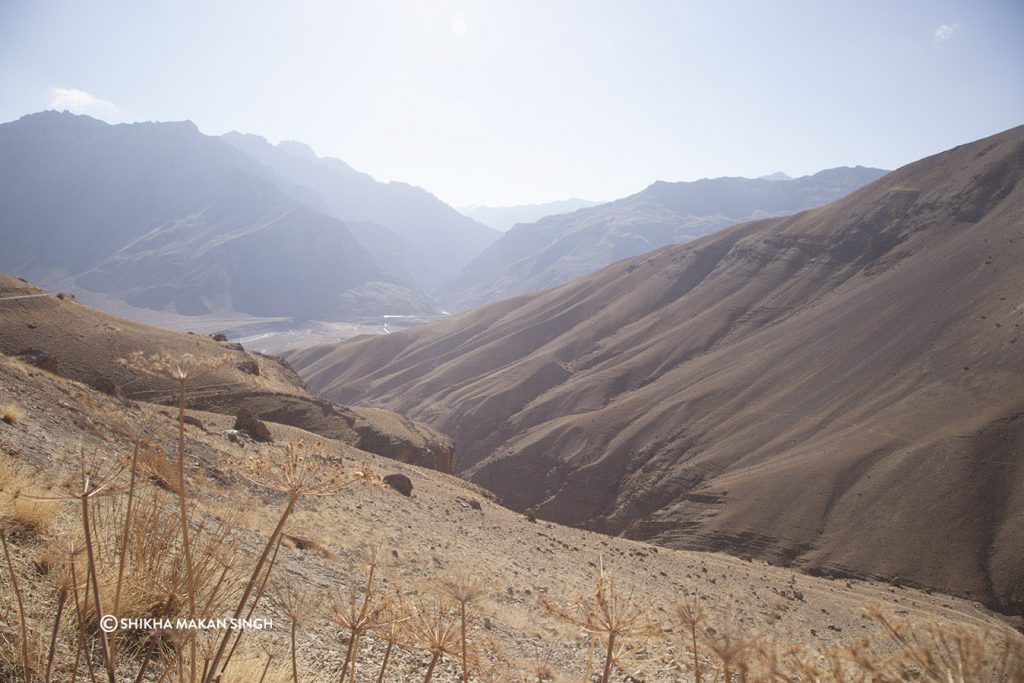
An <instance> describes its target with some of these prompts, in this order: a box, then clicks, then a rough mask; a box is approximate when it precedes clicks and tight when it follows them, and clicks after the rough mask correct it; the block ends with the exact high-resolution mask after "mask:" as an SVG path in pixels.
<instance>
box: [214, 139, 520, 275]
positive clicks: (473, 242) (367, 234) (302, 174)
mask: <svg viewBox="0 0 1024 683" xmlns="http://www.w3.org/2000/svg"><path fill="white" fill-rule="evenodd" d="M223 139H224V140H225V141H226V142H227V143H229V144H230V145H232V146H234V147H236V148H238V149H239V150H241V151H243V152H245V153H246V154H247V155H248V156H250V157H252V158H253V159H255V160H257V161H258V162H260V163H261V164H264V165H265V166H267V167H268V168H270V169H272V170H273V171H274V173H276V174H277V175H278V176H279V177H281V178H283V179H284V180H285V181H287V182H288V183H290V184H292V185H295V186H298V187H304V188H308V189H310V190H311V191H312V192H313V193H315V195H316V196H317V197H318V198H319V199H320V200H322V203H321V204H319V205H318V208H321V209H323V210H324V211H325V213H328V214H330V215H332V216H334V217H335V218H339V219H341V220H343V221H345V223H346V225H348V226H349V229H350V230H351V231H352V233H353V234H354V235H355V237H356V239H357V240H358V241H359V242H360V244H362V245H363V246H365V247H366V248H367V250H369V251H370V253H371V254H372V255H373V257H374V260H375V261H376V262H377V263H378V264H379V265H380V266H381V267H382V268H384V269H385V270H386V271H387V272H388V273H389V274H390V275H392V276H393V277H397V278H402V279H405V280H406V281H408V282H409V283H411V284H412V285H414V286H415V287H417V288H419V289H420V290H422V291H424V292H427V293H430V292H432V291H433V290H435V289H437V287H439V286H440V285H441V283H442V282H444V281H446V280H448V279H450V278H452V277H454V276H455V275H456V274H457V273H458V272H459V270H461V268H462V267H463V266H465V265H466V264H467V263H469V261H470V260H472V258H473V257H474V256H476V255H477V254H479V253H480V252H481V251H482V250H483V249H484V248H485V247H486V246H487V245H489V244H490V243H491V242H493V241H494V240H496V239H497V238H498V237H499V236H500V233H499V232H498V231H496V230H494V229H492V228H488V227H486V226H484V225H482V224H480V223H478V222H477V221H475V220H473V219H472V218H468V217H466V216H464V215H462V214H461V213H459V212H458V211H456V210H455V209H453V208H452V207H450V206H448V205H447V204H445V203H444V202H442V201H441V200H439V199H438V198H437V197H435V196H434V195H432V194H430V193H429V192H427V191H426V190H423V189H421V188H418V187H414V186H412V185H408V184H406V183H398V182H391V183H381V182H377V181H376V180H374V179H373V178H372V177H371V176H369V175H367V174H365V173H360V172H359V171H356V170H354V169H353V168H352V167H351V166H349V165H348V164H346V163H345V162H344V161H341V160H340V159H333V158H329V157H328V158H320V157H318V156H317V155H316V154H315V153H314V152H313V150H312V149H310V148H309V147H308V146H306V145H304V144H302V143H299V142H282V143H279V144H277V145H271V144H270V143H269V142H267V141H266V140H265V139H263V138H261V137H259V136H256V135H245V134H242V133H237V132H232V133H228V134H227V135H224V136H223Z"/></svg>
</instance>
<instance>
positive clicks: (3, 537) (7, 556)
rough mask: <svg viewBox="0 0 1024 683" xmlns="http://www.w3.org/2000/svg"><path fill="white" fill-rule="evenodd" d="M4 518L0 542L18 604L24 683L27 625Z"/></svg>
mask: <svg viewBox="0 0 1024 683" xmlns="http://www.w3.org/2000/svg"><path fill="white" fill-rule="evenodd" d="M4 521H5V520H0V543H2V544H3V550H4V562H5V563H6V564H7V571H8V573H9V574H10V577H11V588H12V589H13V590H14V597H15V600H16V601H17V604H18V629H19V633H18V636H19V641H20V643H21V670H22V673H23V674H24V676H25V683H30V677H31V666H30V663H29V657H28V627H27V625H26V622H25V602H24V599H23V598H22V594H21V586H20V585H19V582H18V571H17V569H16V568H15V566H14V560H12V559H11V549H10V547H9V546H8V545H7V534H8V533H9V531H10V529H9V526H8V525H7V524H5V523H4Z"/></svg>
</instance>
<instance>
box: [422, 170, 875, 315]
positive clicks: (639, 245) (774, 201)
mask: <svg viewBox="0 0 1024 683" xmlns="http://www.w3.org/2000/svg"><path fill="white" fill-rule="evenodd" d="M885 173H886V171H883V170H881V169H875V168H865V167H862V166H857V167H853V168H850V167H841V168H835V169H829V170H825V171H821V172H819V173H816V174H814V175H811V176H804V177H802V178H796V179H793V180H789V181H786V182H779V181H777V180H768V179H763V178H758V179H749V178H714V179H704V180H698V181H695V182H674V183H669V182H662V181H658V182H655V183H654V184H652V185H651V186H649V187H648V188H647V189H645V190H643V191H641V192H639V193H637V194H634V195H631V196H629V197H625V198H623V199H618V200H616V201H613V202H608V203H606V204H601V205H598V206H594V207H591V208H585V209H581V210H579V211H575V212H574V213H570V214H566V215H561V216H550V217H548V218H544V219H542V220H540V221H538V222H537V223H533V224H528V225H517V226H515V227H514V228H512V229H511V230H509V231H508V232H506V233H505V234H504V235H502V237H501V238H500V239H499V240H497V241H496V242H494V244H492V245H491V246H489V247H487V248H486V249H485V250H484V251H483V252H481V253H480V254H479V255H478V256H477V257H476V258H475V259H473V261H472V262H470V263H469V264H468V265H467V266H466V267H465V268H463V269H462V272H461V273H459V275H458V276H457V277H455V278H453V279H452V280H450V281H449V282H447V283H446V284H445V285H444V287H442V289H441V290H440V292H439V297H440V300H441V303H442V305H444V306H445V307H446V308H448V309H450V310H456V311H460V310H467V309H470V308H473V307H475V306H480V305H482V304H486V303H490V302H493V301H497V300H499V299H504V298H507V297H510V296H515V295H519V294H525V293H528V292H532V291H537V290H540V289H544V288H547V287H552V286H554V285H559V284H562V283H563V282H567V281H569V280H571V279H573V278H576V277H581V276H583V275H587V274H589V273H592V272H594V271H596V270H598V269H600V268H603V267H604V266H606V265H608V264H610V263H613V262H615V261H618V260H621V259H624V258H629V257H631V256H637V255H639V254H643V253H646V252H648V251H653V250H654V249H657V248H659V247H663V246H665V245H667V244H676V243H680V242H686V241H688V240H691V239H695V238H697V237H700V236H702V235H706V234H709V233H712V232H714V231H716V230H720V229H721V228H723V227H726V226H728V225H733V224H735V223H740V222H742V221H745V220H752V219H757V218H768V217H772V216H781V215H786V214H791V213H796V212H797V211H802V210H804V209H809V208H814V207H816V206H821V205H823V204H827V203H828V202H830V201H833V200H835V199H838V198H840V197H842V196H844V195H846V194H849V193H850V192H852V191H854V190H856V189H858V188H860V187H862V186H864V185H866V184H867V183H869V182H872V181H873V180H876V179H878V178H880V177H881V176H882V175H884V174H885Z"/></svg>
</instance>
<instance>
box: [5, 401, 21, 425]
mask: <svg viewBox="0 0 1024 683" xmlns="http://www.w3.org/2000/svg"><path fill="white" fill-rule="evenodd" d="M22 417H24V413H23V412H22V410H21V408H19V407H18V406H16V405H14V404H13V403H8V404H7V405H4V406H0V422H6V423H7V424H9V425H14V424H18V421H19V420H21V418H22Z"/></svg>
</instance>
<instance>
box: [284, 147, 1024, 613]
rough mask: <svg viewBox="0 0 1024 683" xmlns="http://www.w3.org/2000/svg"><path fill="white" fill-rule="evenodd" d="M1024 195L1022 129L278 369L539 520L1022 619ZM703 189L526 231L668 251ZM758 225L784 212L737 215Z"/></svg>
mask: <svg viewBox="0 0 1024 683" xmlns="http://www.w3.org/2000/svg"><path fill="white" fill-rule="evenodd" d="M865 173H869V172H868V171H866V170H864V171H844V172H841V173H839V174H838V175H839V177H836V178H832V179H831V181H830V183H831V184H833V185H836V184H840V183H843V182H849V180H850V178H851V177H852V176H863V174H865ZM830 175H831V174H830V173H826V174H825V178H829V176H830ZM1022 178H1024V127H1018V128H1014V129H1011V130H1009V131H1006V132H1004V133H1001V134H998V135H995V136H992V137H989V138H986V139H983V140H979V141H976V142H973V143H970V144H966V145H962V146H959V147H956V148H954V149H951V150H949V151H946V152H943V153H940V154H937V155H935V156H932V157H928V158H926V159H923V160H921V161H918V162H915V163H913V164H910V165H908V166H905V167H903V168H901V169H899V170H897V171H893V172H891V173H889V174H887V175H885V176H883V177H881V178H879V179H878V180H876V181H874V182H872V183H870V184H868V185H867V186H866V187H863V188H861V189H860V190H858V191H856V192H854V193H853V194H850V195H849V196H846V197H844V198H842V199H840V200H838V201H835V202H833V203H831V204H829V205H827V206H824V207H821V208H816V209H811V210H807V211H803V212H801V213H798V214H796V215H793V216H789V217H783V218H771V219H765V220H757V221H753V222H746V223H743V224H740V225H736V226H733V227H730V228H726V229H724V230H721V231H718V232H716V233H715V234H712V235H709V236H705V237H702V238H699V239H696V240H694V241H691V242H688V243H686V244H681V245H670V246H667V247H664V248H661V249H659V250H657V251H654V252H653V253H649V254H644V255H642V256H638V257H634V258H631V259H626V260H622V261H619V262H617V263H615V264H613V265H611V266H609V267H607V268H604V269H603V270H600V271H599V272H596V273H593V274H590V275H587V276H585V277H581V278H578V279H575V280H573V281H571V282H569V283H567V284H563V285H561V286H559V287H555V288H551V289H548V290H545V291H542V292H539V293H533V294H528V295H524V296H519V297H516V298H512V299H506V300H504V301H500V302H497V303H494V304H490V305H487V306H483V307H481V308H479V309H476V310H473V311H471V312H468V313H465V314H462V315H459V316H455V317H453V318H450V319H447V320H444V321H441V322H438V323H434V324H431V325H427V326H424V327H420V328H416V329H412V330H407V331H403V332H401V333H397V334H392V335H390V336H386V337H359V338H355V339H351V340H348V341H346V342H343V343H340V344H336V345H325V346H319V347H315V348H312V349H307V350H304V351H297V352H293V353H290V354H288V356H287V359H288V360H289V362H290V363H291V364H292V365H293V366H294V367H295V368H296V369H297V370H298V371H299V373H300V375H301V376H302V377H303V378H304V379H305V380H306V381H307V382H308V383H309V384H310V385H311V386H312V387H313V388H315V389H317V390H319V391H321V392H322V393H323V394H325V395H326V396H328V397H330V398H333V399H335V400H339V401H344V402H357V403H359V402H363V403H368V404H371V405H375V406H379V407H384V408H388V409H392V410H395V411H398V412H401V413H403V414H405V415H408V416H409V417H411V418H413V419H417V420H420V421H423V422H425V423H427V424H429V425H430V426H432V427H434V428H436V429H438V430H439V431H441V432H443V433H445V434H447V435H449V436H451V437H453V438H454V439H455V443H456V448H457V453H458V468H459V470H460V471H461V473H462V474H463V476H465V477H467V478H469V479H470V480H471V481H474V482H476V483H479V484H481V485H483V486H485V487H487V488H489V489H491V490H492V491H494V492H496V493H497V494H498V495H500V496H501V498H502V499H503V501H504V502H505V503H506V504H508V505H510V506H512V507H514V508H516V509H520V510H529V511H530V512H531V513H532V514H535V515H537V516H538V517H541V518H545V519H549V520H552V521H557V522H561V523H567V524H571V525H576V526H580V527H584V528H588V529H594V530H599V531H604V532H607V533H610V534H619V535H626V536H630V537H633V538H639V539H645V540H650V541H654V542H656V543H659V544H662V545H666V546H670V547H677V548H698V549H713V550H724V551H728V552H730V553H734V554H738V555H744V556H751V557H756V558H760V559H764V560H768V561H771V562H775V563H781V564H787V565H791V566H796V567H799V568H802V569H804V570H806V571H809V572H813V573H821V574H828V575H837V576H862V577H863V576H870V577H881V578H885V579H887V580H893V581H896V582H899V583H911V584H918V585H921V586H927V587H930V588H936V589H940V590H942V591H944V592H950V593H954V594H960V595H966V596H970V597H972V598H974V599H979V600H982V601H984V602H986V603H987V604H989V605H992V606H994V607H996V608H998V609H1000V610H1002V611H1005V612H1014V611H1017V612H1019V611H1020V610H1021V609H1022V608H1024V514H1022V511H1024V479H1022V478H1021V476H1020V474H1021V472H1022V471H1024V394H1022V392H1021V378H1022V377H1024V356H1022V354H1021V344H1022V343H1024V342H1022V340H1021V325H1022V324H1024V253H1022V251H1021V250H1022V245H1024V186H1022V183H1021V179H1022ZM844 179H845V180H844ZM748 182H749V181H748ZM765 182H766V183H769V184H770V186H771V187H782V188H789V187H800V183H801V182H803V183H807V182H809V180H808V179H804V180H803V181H801V180H799V179H798V180H793V181H788V182H771V181H765ZM857 182H859V181H857ZM734 185H745V183H740V182H738V181H736V182H733V181H730V182H729V183H726V184H725V185H723V187H730V186H734ZM699 186H700V184H694V185H691V186H678V185H671V184H663V183H659V184H655V185H654V186H652V187H651V188H648V190H645V192H643V193H641V194H640V195H637V196H636V197H634V198H631V199H629V200H621V202H613V203H612V204H610V205H606V206H602V207H595V208H593V209H585V210H583V211H580V212H577V213H576V214H573V215H572V216H573V218H572V219H571V220H569V219H566V218H559V219H548V220H547V221H541V223H539V224H537V225H538V226H543V225H545V224H547V225H551V226H553V230H555V231H556V232H557V228H558V226H560V225H562V224H563V223H570V224H573V225H580V226H583V225H585V224H586V223H587V220H586V217H588V216H590V217H592V221H593V223H594V224H596V225H597V226H598V227H597V228H596V230H598V232H601V233H603V232H604V231H606V230H607V223H606V222H605V221H603V220H599V218H598V216H600V215H601V214H602V213H604V212H609V211H613V210H615V207H616V206H618V207H620V209H619V210H625V208H626V205H627V204H628V203H631V202H632V203H636V204H641V203H642V204H643V205H644V206H647V207H649V209H650V212H651V214H652V215H653V217H652V219H651V221H650V224H651V225H662V226H665V229H664V234H665V236H666V237H665V238H666V239H668V235H669V234H682V233H673V230H674V229H675V228H673V227H672V226H673V225H675V224H674V223H673V222H672V217H673V216H675V215H678V214H677V212H676V211H674V210H673V209H672V207H673V206H686V207H687V209H686V210H687V211H691V212H692V213H695V214H703V215H707V214H709V213H710V212H711V211H712V210H713V209H714V207H715V206H716V204H714V203H713V202H708V203H706V204H701V207H702V208H701V209H700V210H696V211H695V210H693V209H692V208H689V207H690V206H691V205H690V204H688V203H686V201H687V200H686V199H684V198H686V197H688V196H689V193H691V192H694V191H696V189H697V187H699ZM765 187H766V189H765V191H766V192H767V191H769V190H768V189H767V186H765ZM680 191H682V194H680ZM808 192H811V190H808ZM814 192H817V191H814ZM814 196H819V197H820V196H821V195H820V194H815V195H814ZM755 206H759V207H760V208H761V210H765V211H770V210H771V209H772V207H777V208H779V210H782V209H781V207H782V206H783V204H782V198H781V196H780V197H779V201H778V203H765V202H761V203H759V204H755V203H754V202H752V201H751V202H750V203H748V204H746V205H745V207H742V208H741V209H739V210H738V211H737V212H736V213H735V214H734V215H735V216H738V215H740V213H742V211H751V212H752V211H754V210H756V209H755ZM613 212H614V211H613ZM695 229H699V228H695ZM525 232H526V231H524V230H523V229H522V228H517V229H513V230H511V231H510V232H509V233H508V234H507V235H506V236H505V237H503V238H502V240H500V241H499V243H496V245H495V247H497V246H498V245H499V244H501V243H503V242H504V243H508V241H514V240H516V239H517V236H518V235H520V234H524V233H525ZM616 234H618V233H616ZM630 234H635V232H632V233H630ZM609 248H611V246H609ZM627 251H628V248H627V247H625V246H624V247H622V251H620V252H618V253H620V254H625V253H626V252H627ZM498 252H499V250H497V249H495V248H493V247H492V248H491V249H490V250H488V252H485V254H489V255H490V256H494V257H496V256H497V255H498ZM570 253H571V250H570ZM482 260H483V257H481V259H478V263H480V262H482ZM503 262H504V261H502V260H501V259H497V258H496V260H495V261H494V265H493V267H495V268H496V267H497V264H500V263H503ZM569 270H571V269H569ZM566 275H568V273H566ZM897 577H898V578H897Z"/></svg>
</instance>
